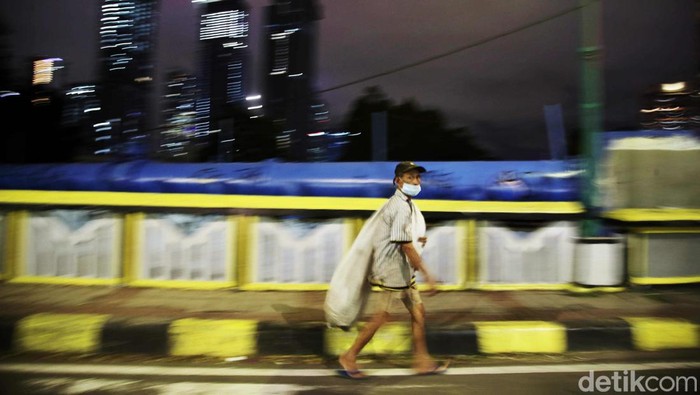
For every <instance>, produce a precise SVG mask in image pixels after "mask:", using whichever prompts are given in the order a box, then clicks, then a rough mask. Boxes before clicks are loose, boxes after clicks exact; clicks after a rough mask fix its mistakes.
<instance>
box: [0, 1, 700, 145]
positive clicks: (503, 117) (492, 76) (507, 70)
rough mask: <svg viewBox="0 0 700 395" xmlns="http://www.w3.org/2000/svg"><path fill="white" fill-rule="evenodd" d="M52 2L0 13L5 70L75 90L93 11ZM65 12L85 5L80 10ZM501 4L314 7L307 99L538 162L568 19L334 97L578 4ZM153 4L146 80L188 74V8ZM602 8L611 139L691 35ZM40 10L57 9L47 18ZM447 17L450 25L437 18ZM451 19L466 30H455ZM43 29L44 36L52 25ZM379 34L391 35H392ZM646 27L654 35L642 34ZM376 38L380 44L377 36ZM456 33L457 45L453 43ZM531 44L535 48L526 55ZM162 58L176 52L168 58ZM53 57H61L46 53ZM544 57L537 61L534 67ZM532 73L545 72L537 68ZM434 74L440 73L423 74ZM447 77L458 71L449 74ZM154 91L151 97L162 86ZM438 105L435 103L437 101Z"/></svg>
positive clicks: (673, 20)
mask: <svg viewBox="0 0 700 395" xmlns="http://www.w3.org/2000/svg"><path fill="white" fill-rule="evenodd" d="M52 3H54V4H52ZM55 3H57V2H47V1H45V0H31V1H28V2H23V4H22V5H21V6H20V7H17V9H15V7H12V10H8V9H7V8H4V9H3V14H4V15H12V12H17V13H18V14H17V16H18V18H17V19H19V20H25V21H26V20H28V19H29V20H31V21H32V23H28V24H26V25H28V26H25V27H21V26H19V27H18V25H17V24H14V23H13V22H12V19H11V20H10V21H7V20H6V21H4V22H5V23H6V24H8V26H9V28H10V30H15V35H14V36H11V38H12V42H11V44H13V45H14V44H16V43H19V42H25V43H26V44H25V45H26V46H25V47H23V48H24V49H23V50H18V49H17V48H16V47H12V46H11V49H10V52H11V54H12V55H13V59H12V65H13V66H14V67H15V68H17V65H18V64H21V63H22V62H23V61H26V57H27V56H30V55H29V54H30V53H32V52H31V51H37V52H36V53H33V55H39V54H41V55H47V56H60V57H62V58H64V59H66V66H67V69H66V76H65V79H66V80H67V81H63V83H69V82H74V81H76V77H75V75H76V74H78V75H80V76H83V77H85V76H90V75H91V74H93V75H94V73H95V69H96V68H97V64H96V63H97V62H96V61H93V62H92V63H90V62H88V61H86V60H84V59H88V58H90V53H96V51H97V45H96V42H94V43H93V44H94V45H92V46H91V47H90V49H89V50H82V51H78V52H77V53H75V54H72V52H71V48H72V45H73V44H71V37H75V36H76V35H79V34H80V32H84V31H85V30H84V29H88V28H90V26H92V28H93V31H96V26H97V21H96V19H97V18H96V16H95V15H93V11H94V10H92V8H95V9H96V10H97V11H99V4H97V3H99V2H85V3H80V2H75V1H74V2H72V3H71V6H72V7H75V8H71V10H73V11H72V14H70V15H71V17H72V18H73V20H80V21H81V22H84V23H81V24H80V26H76V25H75V24H71V23H70V21H68V22H66V20H64V19H58V18H57V19H52V18H49V17H48V14H44V12H50V11H53V15H57V16H58V15H60V14H61V12H65V10H63V8H66V7H60V6H57V5H56V4H55ZM77 3H80V4H83V5H88V6H87V7H83V8H80V7H79V6H77V5H76V4H77ZM248 3H249V5H250V7H251V25H252V26H253V27H252V28H251V46H252V47H253V48H252V53H254V54H255V55H256V56H255V59H253V65H254V68H255V70H256V74H258V75H257V76H256V81H254V83H253V85H256V84H257V88H258V90H259V89H260V79H261V76H260V75H259V74H260V70H261V68H260V67H259V62H260V59H259V58H260V51H261V48H260V47H259V42H260V38H261V36H262V35H263V32H262V30H261V21H260V18H261V17H262V7H264V6H266V5H269V4H270V1H263V0H255V1H248ZM508 3H509V4H510V3H512V4H511V5H509V6H506V4H505V3H499V2H495V3H491V5H490V6H484V5H482V4H478V3H475V2H469V1H440V2H435V3H431V7H425V6H418V5H417V4H418V3H415V4H413V3H412V4H413V5H416V6H417V7H418V10H414V11H411V10H409V9H408V8H410V7H405V8H406V9H404V8H401V7H395V6H396V5H397V4H407V3H406V2H395V1H389V0H383V1H378V2H372V4H370V2H363V1H357V2H353V4H356V5H357V6H356V7H350V6H349V5H348V2H345V1H332V2H328V1H325V2H324V1H321V2H320V4H321V9H322V10H321V16H322V18H321V19H320V20H319V25H320V34H319V36H320V38H319V52H320V55H319V59H318V64H319V66H318V69H319V80H318V83H317V86H316V89H317V90H318V91H320V92H322V93H321V96H322V98H323V100H324V101H326V102H328V103H329V107H330V110H331V116H332V120H333V121H334V122H335V123H338V122H339V121H342V117H343V115H344V113H345V112H346V111H348V110H349V107H350V105H351V104H352V103H351V101H352V100H353V99H354V98H356V97H358V96H359V95H360V93H361V92H362V90H363V89H364V88H366V87H367V86H371V85H378V86H381V87H382V89H383V90H384V91H386V92H387V95H388V96H389V97H390V98H391V99H394V100H396V101H400V100H404V99H410V98H414V99H415V100H416V101H417V102H418V103H420V104H421V105H422V106H424V107H428V108H435V109H437V110H439V111H442V112H443V113H444V114H445V115H446V116H447V118H448V122H449V123H450V125H452V126H457V127H459V126H465V127H468V128H470V129H471V130H472V131H473V132H474V133H475V135H476V136H477V138H479V139H480V140H481V141H482V142H484V143H486V145H487V146H488V145H490V146H492V147H493V146H496V148H499V149H500V150H501V151H503V152H511V153H513V152H514V153H515V154H512V155H514V156H513V157H514V158H515V157H516V156H517V155H520V156H528V155H530V156H534V157H535V158H537V157H538V156H539V158H542V155H543V152H544V151H546V134H545V133H544V119H543V118H544V117H543V115H542V107H543V106H544V105H547V104H557V103H559V104H562V106H563V109H564V120H565V124H566V125H567V131H568V132H570V131H571V127H572V125H573V126H576V124H577V121H576V118H575V116H574V114H575V112H576V105H577V100H578V97H577V94H576V90H577V85H578V66H579V59H578V55H577V54H576V49H577V46H578V38H577V34H578V33H577V25H578V14H577V12H570V13H568V14H565V15H563V16H560V17H556V18H553V19H552V20H549V21H544V22H542V24H540V25H536V26H533V27H532V28H529V29H525V30H522V31H520V32H518V33H514V34H512V35H508V36H505V37H503V38H500V39H496V40H493V41H489V42H486V43H485V44H484V45H481V46H475V47H474V48H471V49H468V50H465V51H461V52H459V53H456V54H455V55H452V56H446V57H444V58H441V59H438V60H436V61H433V62H426V63H425V64H423V65H418V66H416V67H410V68H407V69H405V70H403V71H397V72H391V73H387V74H386V75H384V76H379V77H377V78H370V79H368V80H366V81H364V82H362V83H357V84H351V85H349V86H347V87H342V85H343V84H346V83H348V82H352V81H357V80H361V79H363V78H365V77H368V76H369V77H371V76H374V75H378V74H381V73H382V72H384V71H387V70H393V69H396V68H397V67H399V66H401V65H406V64H410V63H411V61H416V60H420V59H426V58H428V56H427V55H429V54H435V53H445V52H446V51H445V50H446V49H450V48H459V45H456V44H458V43H457V42H456V41H453V42H449V41H448V39H454V36H459V35H460V34H462V35H463V36H462V37H461V39H460V40H459V43H461V44H465V43H466V44H468V43H469V42H478V41H479V39H480V38H481V39H482V40H486V39H488V38H489V37H492V36H494V35H495V34H497V33H498V32H499V31H500V32H501V33H503V32H507V31H509V30H513V29H514V28H516V27H518V26H523V25H526V24H527V23H532V22H535V21H537V20H544V19H546V18H545V17H546V16H547V15H554V14H556V13H557V12H559V13H561V12H562V11H566V10H567V9H569V8H572V9H573V8H574V7H576V6H577V4H578V2H577V1H569V2H552V1H539V2H529V4H531V7H530V8H529V9H523V3H524V2H508ZM64 4H65V3H64ZM164 4H165V6H164V7H162V9H161V11H160V15H159V18H160V23H161V24H162V28H161V29H160V33H159V34H160V35H159V48H158V51H159V55H158V57H159V63H158V67H159V71H158V73H159V74H160V75H161V76H162V75H164V74H165V73H167V72H169V71H173V70H176V69H180V70H184V71H190V72H193V71H194V67H193V63H194V62H195V56H194V55H193V54H192V53H191V50H187V48H188V47H189V46H190V45H191V44H192V43H193V40H194V42H196V36H197V33H196V29H197V26H196V24H194V23H191V22H192V18H193V17H194V14H195V11H194V7H193V5H192V4H191V3H190V2H189V1H184V0H169V1H167V2H164ZM604 4H605V8H604V18H603V19H604V20H603V22H604V39H605V46H606V50H607V51H606V67H605V68H606V77H607V78H606V81H605V87H606V109H607V113H606V114H607V117H606V118H607V120H608V124H609V125H611V126H612V127H613V128H615V127H622V126H629V124H632V122H633V120H634V118H635V117H636V111H637V108H638V99H639V95H640V94H641V93H643V90H644V89H645V88H647V87H648V86H649V85H650V84H652V83H659V82H668V81H669V80H675V79H681V78H683V79H687V78H689V77H692V76H693V75H695V74H696V72H697V54H696V51H695V49H696V48H697V36H698V35H697V32H696V30H695V29H696V26H695V23H694V18H693V15H694V14H693V12H692V11H694V2H693V1H692V0H687V1H683V0H675V1H666V2H664V3H663V4H664V5H665V6H661V2H660V1H657V0H651V1H636V2H634V5H635V6H631V4H632V2H630V1H619V2H614V3H608V2H606V3H604ZM608 4H615V5H613V6H608ZM3 7H7V6H3ZM44 7H48V9H44ZM51 7H57V8H56V9H53V10H52V9H51ZM625 7H627V8H625ZM8 8H9V7H8ZM418 11H422V12H423V16H422V17H421V16H420V15H414V14H413V12H415V14H418V13H419V12H418ZM448 11H451V14H454V15H457V16H462V18H459V17H457V16H452V17H449V15H448V14H449V13H448ZM632 11H634V14H632ZM689 11H691V12H689ZM392 12H393V13H394V14H398V15H399V16H403V17H408V16H411V15H412V18H409V19H406V21H407V22H413V24H410V23H409V25H411V26H414V27H415V29H413V33H412V34H409V35H407V34H406V32H405V28H406V26H396V24H392V23H389V22H391V21H392V20H395V19H392V18H397V17H389V16H388V15H390V14H391V13H392ZM479 12H481V13H482V14H483V15H484V17H483V18H481V19H479V18H475V17H474V15H475V14H478V13H479ZM79 14H80V15H79ZM627 14H629V15H627ZM624 16H629V18H627V19H628V20H627V26H626V27H625V29H623V30H622V32H619V31H618V30H617V29H619V28H620V27H619V26H617V24H615V23H613V22H617V21H618V20H619V19H621V17H624ZM188 18H189V19H188ZM376 18H384V23H383V24H381V25H380V24H378V23H377V19H376ZM440 18H443V19H442V20H441V19H440ZM489 18H492V19H490V20H492V21H497V20H499V19H500V20H502V21H504V23H503V24H501V25H502V26H495V27H496V28H497V29H496V28H495V29H491V30H489V29H487V26H486V23H485V22H486V20H489ZM5 19H7V18H5ZM69 19H70V18H69ZM460 19H464V20H465V21H470V22H472V23H459V21H460ZM194 20H195V21H196V18H195V19H194ZM356 20H366V22H367V23H364V24H361V25H358V26H359V27H358V26H356V25H354V24H352V21H356ZM178 21H179V22H178ZM187 21H189V22H187ZM343 21H345V22H343ZM54 22H55V25H52V23H54ZM431 22H432V23H431ZM438 22H441V23H438ZM405 24H406V23H404V24H403V25H405ZM383 25H392V26H391V27H392V29H393V30H392V29H387V28H386V27H385V26H383ZM465 25H466V26H465ZM571 25H573V26H571ZM652 27H653V28H654V29H650V28H652ZM645 28H646V29H645ZM52 29H57V30H58V31H56V32H54V31H53V30H52ZM61 30H62V31H61ZM649 30H651V31H649ZM380 31H381V32H382V34H379V32H380ZM28 32H29V33H28ZM465 32H466V33H469V34H468V35H464V33H465ZM552 32H557V33H561V34H556V35H554V36H556V37H555V39H554V40H549V41H547V45H542V43H539V44H537V43H538V42H540V41H542V39H543V38H547V39H549V38H551V37H550V36H552V35H553V34H552ZM59 33H60V34H59ZM47 35H50V36H52V37H55V39H56V40H57V41H54V44H51V43H50V42H47V41H44V40H42V39H41V38H42V37H45V36H47ZM645 35H646V36H645ZM18 36H19V37H20V38H17V37H18ZM82 36H84V41H81V42H80V44H82V45H83V46H84V47H85V48H87V47H89V46H90V45H88V44H89V42H90V40H91V39H92V40H93V41H95V40H96V37H93V36H94V35H93V36H91V35H90V34H84V33H83V34H82ZM654 36H659V37H665V38H666V39H667V40H670V42H671V40H672V42H673V43H674V45H673V46H671V45H670V44H668V43H666V44H665V45H664V43H661V44H656V43H655V42H654V41H653V40H651V39H646V40H645V37H654ZM164 38H165V39H164ZM351 39H352V40H351ZM61 40H67V41H61ZM353 40H354V41H353ZM72 41H76V40H75V39H73V40H72ZM188 42H189V44H188ZM368 43H369V44H368ZM533 43H535V44H537V45H534V46H533V45H532V44H533ZM630 43H634V45H630ZM370 44H371V45H370ZM625 44H626V45H625ZM52 45H53V46H52ZM462 46H463V45H462ZM174 47H178V48H177V50H176V48H174ZM51 48H54V49H51ZM379 48H381V49H383V53H382V56H381V57H380V56H374V57H373V58H372V56H371V55H372V54H376V52H377V51H378V50H379ZM61 51H65V53H66V54H65V55H63V54H62V53H53V52H61ZM46 52H52V53H46ZM650 53H651V55H650ZM23 54H26V55H23ZM368 57H370V58H371V59H368ZM547 58H549V60H550V61H549V62H547V61H546V60H547ZM359 59H363V60H364V64H363V65H362V67H359V66H354V68H353V67H352V64H354V63H356V62H358V61H359ZM640 61H641V62H640ZM630 63H634V64H635V65H634V67H631V66H629V64H630ZM455 64H456V65H455ZM543 65H544V66H545V67H541V66H543ZM86 70H87V71H86ZM90 70H92V71H90ZM434 70H444V71H443V72H442V73H437V72H430V71H434ZM448 70H451V71H449V72H448ZM454 70H457V71H461V70H464V71H463V72H462V73H460V74H455V72H454ZM426 71H428V72H426ZM637 73H639V74H637ZM445 74H447V75H445ZM450 76H451V77H450ZM611 76H612V77H614V78H611ZM407 77H408V78H407ZM93 80H94V79H93ZM158 88H159V89H162V81H161V83H160V86H158ZM440 97H443V99H442V100H443V101H441V99H440ZM625 124H627V125H625ZM514 135H516V136H517V135H521V136H522V135H527V136H528V139H526V141H522V140H521V141H503V137H504V136H514ZM489 136H490V138H489ZM499 146H500V147H499ZM543 146H544V147H543ZM543 148H544V150H543ZM518 151H519V152H518ZM544 154H545V155H546V152H544Z"/></svg>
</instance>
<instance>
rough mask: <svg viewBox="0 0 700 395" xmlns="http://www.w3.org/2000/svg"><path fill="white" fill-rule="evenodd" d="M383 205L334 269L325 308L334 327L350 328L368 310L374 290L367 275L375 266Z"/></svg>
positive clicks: (367, 222)
mask: <svg viewBox="0 0 700 395" xmlns="http://www.w3.org/2000/svg"><path fill="white" fill-rule="evenodd" d="M385 205H386V203H385V204H384V206H385ZM384 206H382V208H380V209H379V210H377V211H375V212H374V214H372V216H371V217H369V219H368V220H367V221H366V222H365V224H364V225H363V226H362V229H361V230H360V233H359V234H358V235H357V237H356V238H355V241H353V243H352V246H351V247H350V250H349V251H348V252H347V253H346V254H345V255H344V256H343V259H342V260H341V261H340V263H339V264H338V266H336V268H335V271H334V272H333V277H331V282H330V285H329V287H328V292H327V293H326V301H325V303H324V309H323V310H324V312H325V314H326V322H327V323H328V325H329V326H331V327H333V326H335V327H339V328H341V329H343V330H348V329H350V327H351V326H352V325H353V324H354V323H355V321H357V319H358V318H360V316H361V315H362V313H363V311H364V309H365V305H366V304H367V299H368V298H369V294H370V291H371V289H372V286H371V285H370V284H369V281H368V280H367V275H368V274H369V270H370V268H371V266H372V260H373V256H372V250H373V248H372V245H373V240H374V234H375V231H376V229H377V224H378V221H379V219H380V217H379V214H380V213H381V212H382V211H383V209H384Z"/></svg>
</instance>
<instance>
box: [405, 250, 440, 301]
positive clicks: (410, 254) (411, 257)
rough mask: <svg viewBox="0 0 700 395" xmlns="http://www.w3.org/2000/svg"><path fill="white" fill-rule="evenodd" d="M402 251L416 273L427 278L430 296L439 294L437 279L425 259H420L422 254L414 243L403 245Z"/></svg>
mask: <svg viewBox="0 0 700 395" xmlns="http://www.w3.org/2000/svg"><path fill="white" fill-rule="evenodd" d="M401 251H403V253H404V254H406V258H408V262H409V263H410V264H411V266H413V268H414V269H415V270H416V271H418V272H420V273H421V274H422V275H423V278H425V281H427V282H428V286H429V287H430V290H429V291H428V296H432V295H434V294H435V293H437V287H436V285H435V279H434V278H433V276H432V275H431V274H430V272H428V269H427V268H426V267H425V265H424V264H423V259H422V258H421V257H420V254H418V251H416V249H415V247H413V243H412V242H407V243H401Z"/></svg>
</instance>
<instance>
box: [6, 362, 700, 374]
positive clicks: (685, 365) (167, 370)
mask: <svg viewBox="0 0 700 395" xmlns="http://www.w3.org/2000/svg"><path fill="white" fill-rule="evenodd" d="M697 368H700V362H650V363H582V364H566V365H563V364H558V365H554V364H552V365H518V366H472V367H451V368H450V369H449V370H448V371H447V372H446V373H445V374H447V375H454V376H470V375H484V374H537V373H578V372H588V371H591V370H592V371H623V370H628V371H631V370H653V369H697ZM364 371H365V372H366V373H367V374H369V375H372V376H411V375H414V372H413V371H412V370H411V369H396V368H391V369H365V370H364ZM0 372H14V373H35V374H36V373H43V374H109V375H154V376H190V377H191V376H249V377H252V376H267V377H271V376H277V377H282V376H285V377H300V376H305V377H319V376H335V375H336V374H337V373H336V370H335V369H279V368H277V369H264V368H218V367H209V368H205V367H179V366H132V365H82V364H43V363H38V364H30V363H7V364H5V363H0Z"/></svg>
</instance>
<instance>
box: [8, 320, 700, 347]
mask: <svg viewBox="0 0 700 395" xmlns="http://www.w3.org/2000/svg"><path fill="white" fill-rule="evenodd" d="M357 330H358V327H357V326H355V327H353V328H351V329H350V330H349V331H346V332H344V331H342V330H340V329H337V328H328V327H327V326H326V324H325V323H314V322H312V323H302V324H294V325H287V324H278V323H272V322H265V321H257V320H245V319H199V318H183V319H174V320H165V321H163V320H160V321H158V320H149V319H146V318H120V317H113V316H110V315H107V314H54V313H38V314H32V315H27V316H22V317H17V316H0V353H7V352H29V353H32V352H39V353H46V352H48V353H89V354H147V355H158V356H210V357H235V356H254V355H319V356H337V355H339V354H340V353H341V352H343V351H344V350H345V349H347V347H349V346H350V344H351V343H352V342H353V340H354V339H355V336H356V334H357ZM426 340H427V343H428V349H429V350H430V352H431V354H434V355H446V356H449V355H452V356H455V355H473V354H509V353H549V354H558V353H565V352H573V351H604V350H605V351H608V350H642V351H660V350H669V349H697V348H700V325H699V324H698V323H696V322H692V321H689V320H685V319H676V318H653V317H625V318H617V319H606V320H596V321H563V322H554V321H482V322H465V323H461V324H453V325H442V326H435V325H432V326H431V325H428V326H427V327H426ZM410 352H411V330H410V325H409V323H408V322H392V323H388V324H386V325H385V326H384V327H382V329H380V331H379V332H377V334H376V335H375V337H374V338H373V339H372V341H371V342H370V343H369V344H368V345H367V346H366V347H365V349H364V351H363V353H365V354H384V355H391V354H394V355H403V354H409V353H410Z"/></svg>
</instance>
